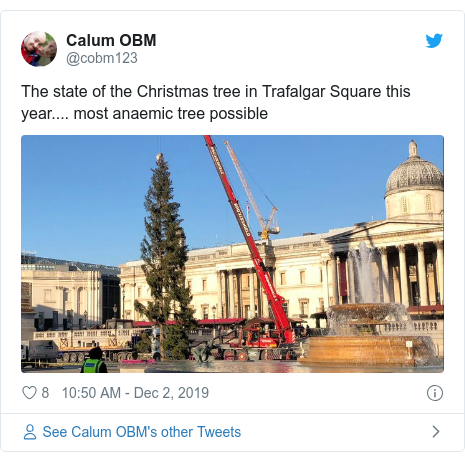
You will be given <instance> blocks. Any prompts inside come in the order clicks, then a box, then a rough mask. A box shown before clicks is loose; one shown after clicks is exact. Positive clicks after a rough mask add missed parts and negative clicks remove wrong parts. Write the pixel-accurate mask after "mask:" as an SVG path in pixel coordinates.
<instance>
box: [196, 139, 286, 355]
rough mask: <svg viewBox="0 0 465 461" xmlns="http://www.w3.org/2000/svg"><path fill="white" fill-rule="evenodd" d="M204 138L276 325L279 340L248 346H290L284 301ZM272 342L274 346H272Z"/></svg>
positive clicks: (213, 149)
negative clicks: (277, 291)
mask: <svg viewBox="0 0 465 461" xmlns="http://www.w3.org/2000/svg"><path fill="white" fill-rule="evenodd" d="M204 138H205V141H206V143H207V147H208V151H209V152H210V155H211V158H212V160H213V163H214V165H215V168H216V171H217V172H218V175H219V177H220V179H221V183H222V184H223V187H224V190H225V192H226V195H227V197H228V201H229V204H230V205H231V208H232V210H233V213H234V216H235V217H236V220H237V222H238V224H239V227H240V229H241V231H242V235H243V236H244V238H245V241H246V243H247V246H248V247H249V251H250V256H251V258H252V261H253V265H254V266H255V270H256V271H257V276H258V278H259V279H260V282H261V284H262V287H263V290H264V292H265V294H266V297H267V298H268V302H269V304H270V306H271V310H272V311H273V314H274V319H275V324H276V330H277V331H278V332H279V338H277V341H275V340H274V339H271V338H260V337H259V338H257V341H253V342H251V341H250V340H249V341H248V342H249V344H248V345H249V346H258V347H260V346H264V347H266V345H267V343H268V345H269V346H271V347H277V346H279V345H280V344H292V343H294V341H295V336H294V331H293V330H292V328H291V325H290V323H289V320H288V318H287V316H286V313H285V311H284V307H283V304H284V302H285V300H284V298H283V297H282V296H280V295H279V294H278V293H276V289H275V287H274V285H273V282H272V280H271V276H270V273H269V272H268V270H267V269H266V267H265V264H264V263H263V260H262V258H261V256H260V253H259V251H258V248H257V245H256V244H255V241H254V239H253V237H252V232H251V231H250V229H249V226H248V225H247V220H246V219H245V217H244V213H243V212H242V210H241V207H240V205H239V202H238V200H237V198H236V196H235V194H234V191H233V190H232V187H231V184H230V182H229V179H228V177H227V175H226V171H225V169H224V168H223V164H222V162H221V159H220V157H219V155H218V152H217V150H216V146H215V144H214V142H213V140H212V138H211V136H210V135H204ZM266 339H269V340H270V341H266ZM272 342H273V343H274V344H272Z"/></svg>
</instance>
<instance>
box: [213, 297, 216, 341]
mask: <svg viewBox="0 0 465 461" xmlns="http://www.w3.org/2000/svg"><path fill="white" fill-rule="evenodd" d="M212 315H213V337H214V338H215V337H216V329H215V320H216V304H214V305H213V307H212Z"/></svg>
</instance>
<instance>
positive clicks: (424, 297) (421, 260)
mask: <svg viewBox="0 0 465 461" xmlns="http://www.w3.org/2000/svg"><path fill="white" fill-rule="evenodd" d="M415 247H416V249H417V254H418V284H419V285H420V305H421V306H429V300H428V284H427V282H426V263H425V244H424V243H416V244H415Z"/></svg>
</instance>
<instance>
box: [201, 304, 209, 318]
mask: <svg viewBox="0 0 465 461" xmlns="http://www.w3.org/2000/svg"><path fill="white" fill-rule="evenodd" d="M202 314H203V318H204V319H208V304H202Z"/></svg>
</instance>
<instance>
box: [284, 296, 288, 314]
mask: <svg viewBox="0 0 465 461" xmlns="http://www.w3.org/2000/svg"><path fill="white" fill-rule="evenodd" d="M283 310H284V313H285V314H286V316H287V313H288V312H289V300H288V299H286V300H284V302H283Z"/></svg>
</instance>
